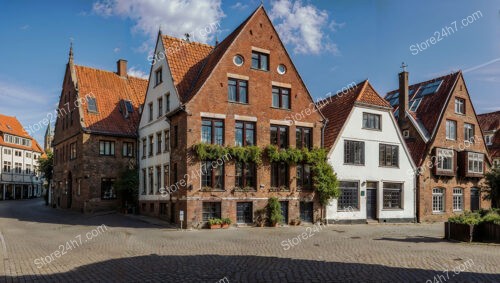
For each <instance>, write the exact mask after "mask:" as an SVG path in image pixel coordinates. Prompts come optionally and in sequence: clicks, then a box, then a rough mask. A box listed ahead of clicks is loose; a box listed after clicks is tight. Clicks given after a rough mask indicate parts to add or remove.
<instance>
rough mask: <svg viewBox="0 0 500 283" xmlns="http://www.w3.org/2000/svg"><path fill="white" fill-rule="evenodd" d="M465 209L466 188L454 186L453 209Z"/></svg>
mask: <svg viewBox="0 0 500 283" xmlns="http://www.w3.org/2000/svg"><path fill="white" fill-rule="evenodd" d="M462 210H464V190H463V189H462V188H453V211H462Z"/></svg>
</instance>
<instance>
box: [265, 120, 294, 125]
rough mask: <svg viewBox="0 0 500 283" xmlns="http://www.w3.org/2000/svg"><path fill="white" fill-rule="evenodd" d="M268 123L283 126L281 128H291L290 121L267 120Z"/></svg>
mask: <svg viewBox="0 0 500 283" xmlns="http://www.w3.org/2000/svg"><path fill="white" fill-rule="evenodd" d="M269 123H271V124H273V125H283V126H291V125H292V123H293V121H291V120H272V119H271V120H269Z"/></svg>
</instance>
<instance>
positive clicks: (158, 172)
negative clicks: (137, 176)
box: [156, 166, 161, 192]
mask: <svg viewBox="0 0 500 283" xmlns="http://www.w3.org/2000/svg"><path fill="white" fill-rule="evenodd" d="M160 189H161V166H156V192H159V191H160Z"/></svg>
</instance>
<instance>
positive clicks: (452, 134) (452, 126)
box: [446, 120, 457, 140]
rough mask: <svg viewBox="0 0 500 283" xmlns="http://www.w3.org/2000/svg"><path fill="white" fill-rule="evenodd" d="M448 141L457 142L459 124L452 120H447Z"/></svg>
mask: <svg viewBox="0 0 500 283" xmlns="http://www.w3.org/2000/svg"><path fill="white" fill-rule="evenodd" d="M446 139H448V140H456V139H457V122H456V121H452V120H446Z"/></svg>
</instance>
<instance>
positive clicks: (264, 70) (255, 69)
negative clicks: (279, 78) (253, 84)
mask: <svg viewBox="0 0 500 283" xmlns="http://www.w3.org/2000/svg"><path fill="white" fill-rule="evenodd" d="M250 70H254V71H261V72H266V73H268V72H269V70H266V69H257V68H253V67H250Z"/></svg>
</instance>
